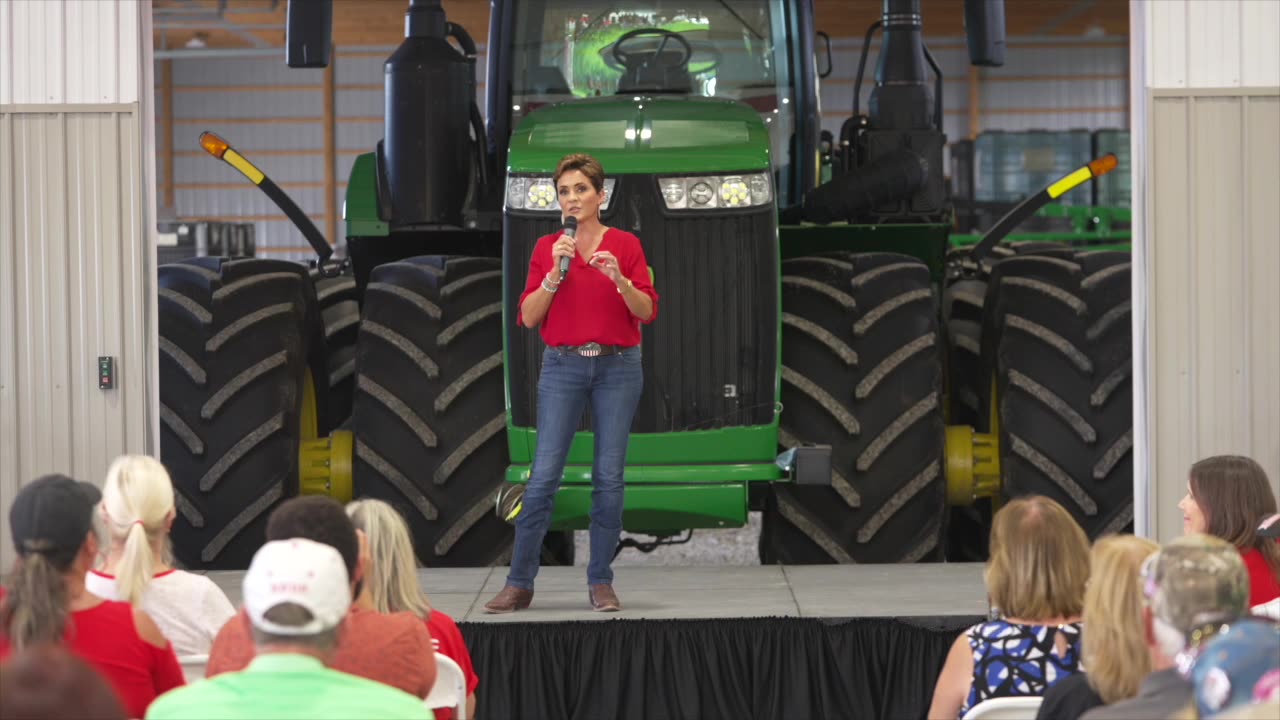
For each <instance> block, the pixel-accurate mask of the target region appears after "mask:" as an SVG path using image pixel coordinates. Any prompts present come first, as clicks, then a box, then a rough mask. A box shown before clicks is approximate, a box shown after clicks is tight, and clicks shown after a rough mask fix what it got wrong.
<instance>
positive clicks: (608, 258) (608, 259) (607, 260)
mask: <svg viewBox="0 0 1280 720" xmlns="http://www.w3.org/2000/svg"><path fill="white" fill-rule="evenodd" d="M587 262H588V263H589V264H590V265H591V267H593V268H595V269H597V270H599V271H600V272H602V273H604V274H605V275H607V276H608V277H609V279H610V280H612V281H613V284H614V285H617V284H619V283H621V282H622V270H620V269H619V268H618V258H616V257H614V256H613V253H611V252H609V251H607V250H601V251H599V252H594V253H592V254H591V259H590V260H588V261H587Z"/></svg>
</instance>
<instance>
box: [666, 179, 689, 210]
mask: <svg viewBox="0 0 1280 720" xmlns="http://www.w3.org/2000/svg"><path fill="white" fill-rule="evenodd" d="M662 199H663V200H665V201H666V203H667V207H669V208H682V207H684V180H683V179H681V178H668V179H666V180H663V181H662Z"/></svg>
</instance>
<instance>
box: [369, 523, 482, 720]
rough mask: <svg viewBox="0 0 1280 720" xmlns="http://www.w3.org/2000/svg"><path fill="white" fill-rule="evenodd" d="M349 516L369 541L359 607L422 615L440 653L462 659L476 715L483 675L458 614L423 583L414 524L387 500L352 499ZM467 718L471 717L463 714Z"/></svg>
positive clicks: (441, 719)
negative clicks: (439, 605) (442, 607)
mask: <svg viewBox="0 0 1280 720" xmlns="http://www.w3.org/2000/svg"><path fill="white" fill-rule="evenodd" d="M347 516H348V517H350V518H351V523H352V524H353V525H355V526H356V530H357V531H359V532H360V533H361V534H362V535H363V537H364V541H363V542H362V543H361V544H362V546H363V547H362V548H361V550H362V551H363V552H367V553H368V555H367V557H366V559H365V568H366V569H365V579H364V583H363V587H362V589H361V591H360V596H359V597H358V598H356V605H361V606H364V607H365V608H366V609H370V610H377V611H378V612H380V613H397V612H409V613H413V614H414V615H417V616H418V617H420V618H422V620H423V621H424V622H425V623H426V624H427V630H428V631H429V632H430V633H431V644H432V645H434V646H435V650H436V652H438V653H440V654H441V655H444V656H445V657H447V658H449V659H450V660H453V661H454V662H456V663H458V667H460V668H462V674H463V675H465V676H466V679H467V717H468V718H470V717H471V716H473V715H474V714H475V707H476V694H475V693H476V687H477V686H478V685H479V684H480V678H479V677H477V676H476V673H475V670H474V669H473V667H472V665H471V653H469V652H468V651H467V645H466V643H465V642H464V641H463V639H462V633H461V632H460V631H459V630H458V624H457V623H456V622H454V620H453V618H451V617H449V616H448V615H446V614H444V613H443V612H441V611H439V610H435V609H433V608H432V607H431V602H430V601H429V600H428V598H427V594H426V593H425V592H423V591H422V588H421V587H420V586H419V585H418V565H417V562H416V561H415V560H414V554H413V540H412V539H410V536H409V526H408V525H407V524H405V521H404V518H403V517H401V515H400V513H398V512H396V510H395V508H393V507H391V506H390V505H388V504H387V503H385V502H383V501H381V500H373V499H364V500H355V501H353V502H350V503H347ZM435 714H436V720H450V719H451V718H452V712H451V711H450V710H448V709H437V710H435ZM461 720H467V719H466V718H462V719H461Z"/></svg>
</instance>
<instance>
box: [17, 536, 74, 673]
mask: <svg viewBox="0 0 1280 720" xmlns="http://www.w3.org/2000/svg"><path fill="white" fill-rule="evenodd" d="M74 557H75V553H74V552H72V553H59V554H58V556H57V557H54V558H50V557H46V556H45V555H44V554H42V553H40V552H30V553H27V555H26V556H25V557H23V558H22V559H21V560H20V561H19V565H18V567H17V568H16V569H15V570H14V572H13V575H11V576H10V577H9V585H8V593H7V595H6V597H5V600H4V606H3V608H0V625H2V626H3V627H4V631H5V633H6V634H7V635H8V636H9V642H11V643H13V647H14V649H15V650H23V649H25V648H28V647H31V646H32V645H39V644H40V643H60V642H62V635H63V633H64V632H66V627H67V585H66V582H65V581H64V580H63V578H62V573H64V572H66V570H67V568H68V567H70V566H71V561H72V560H73V559H74Z"/></svg>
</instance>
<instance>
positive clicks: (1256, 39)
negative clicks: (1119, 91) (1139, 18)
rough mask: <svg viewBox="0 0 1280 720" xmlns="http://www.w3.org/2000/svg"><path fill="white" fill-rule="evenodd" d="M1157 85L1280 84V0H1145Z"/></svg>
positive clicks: (1149, 77)
mask: <svg viewBox="0 0 1280 720" xmlns="http://www.w3.org/2000/svg"><path fill="white" fill-rule="evenodd" d="M1143 5H1144V8H1143V12H1144V13H1145V21H1146V27H1147V28H1148V36H1149V37H1150V43H1149V44H1150V57H1149V61H1148V62H1147V67H1146V84H1147V85H1148V86H1149V87H1153V88H1184V87H1193V88H1196V87H1199V88H1223V87H1271V86H1275V85H1280V3H1277V2H1274V1H1273V0H1183V1H1182V2H1173V1H1162V2H1146V3H1143Z"/></svg>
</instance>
